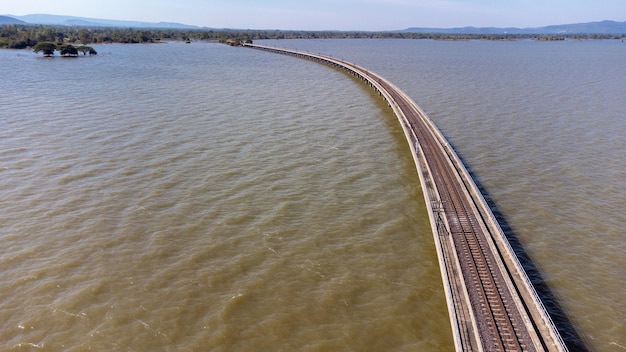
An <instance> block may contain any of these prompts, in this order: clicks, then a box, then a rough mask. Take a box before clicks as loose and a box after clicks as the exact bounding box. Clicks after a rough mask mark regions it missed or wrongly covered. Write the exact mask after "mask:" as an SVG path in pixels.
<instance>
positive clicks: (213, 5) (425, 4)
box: [0, 0, 626, 30]
mask: <svg viewBox="0 0 626 352" xmlns="http://www.w3.org/2000/svg"><path fill="white" fill-rule="evenodd" d="M41 13H46V14H57V15H69V16H80V17H92V18H106V19H119V20H138V21H147V22H161V21H164V22H180V23H185V24H193V25H199V26H207V27H216V28H252V29H308V30H333V29H337V30H394V29H405V28H408V27H464V26H476V27H487V26H495V27H507V26H511V27H538V26H544V25H549V24H566V23H577V22H591V21H599V20H607V19H608V20H616V21H625V20H626V0H0V14H12V15H26V14H41Z"/></svg>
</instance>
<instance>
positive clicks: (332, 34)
mask: <svg viewBox="0 0 626 352" xmlns="http://www.w3.org/2000/svg"><path fill="white" fill-rule="evenodd" d="M357 38H370V39H432V40H505V41H507V40H524V39H530V40H537V41H553V40H589V39H617V40H621V41H624V39H626V34H584V33H578V34H574V33H572V34H506V33H502V34H452V33H412V32H364V31H296V30H252V29H248V30H234V29H232V30H231V29H193V30H186V29H147V28H113V27H78V26H72V27H68V26H53V25H21V24H9V25H2V26H0V49H28V48H34V47H35V46H36V45H37V44H38V43H40V42H51V43H57V44H58V45H71V44H82V45H87V44H112V43H159V42H164V41H184V42H191V41H216V42H220V43H225V44H229V45H240V43H241V42H252V41H253V40H262V39H357Z"/></svg>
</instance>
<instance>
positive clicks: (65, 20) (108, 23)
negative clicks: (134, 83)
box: [0, 14, 200, 29]
mask: <svg viewBox="0 0 626 352" xmlns="http://www.w3.org/2000/svg"><path fill="white" fill-rule="evenodd" d="M4 17H7V18H13V19H16V20H21V21H22V24H50V25H57V26H82V27H124V28H175V29H199V28H200V27H198V26H191V25H187V24H182V23H174V22H159V23H152V22H139V21H119V20H106V19H100V18H87V17H75V16H60V15H46V14H36V15H25V16H10V17H9V16H0V18H4ZM0 21H1V20H0ZM0 23H2V22H0Z"/></svg>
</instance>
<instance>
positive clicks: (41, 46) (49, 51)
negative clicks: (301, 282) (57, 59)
mask: <svg viewBox="0 0 626 352" xmlns="http://www.w3.org/2000/svg"><path fill="white" fill-rule="evenodd" d="M55 50H57V45H56V44H54V43H52V42H39V43H37V44H36V45H35V46H34V47H33V51H34V52H35V53H38V52H40V51H41V52H43V56H45V57H50V56H54V51H55Z"/></svg>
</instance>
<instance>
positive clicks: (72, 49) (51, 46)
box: [33, 42, 98, 57]
mask: <svg viewBox="0 0 626 352" xmlns="http://www.w3.org/2000/svg"><path fill="white" fill-rule="evenodd" d="M33 51H34V52H35V53H38V52H40V51H41V52H42V53H43V56H48V57H50V56H53V55H54V52H55V51H59V52H60V53H61V56H65V57H76V56H78V53H79V52H82V53H83V55H87V54H89V55H97V54H98V53H97V52H96V50H95V49H94V48H92V47H90V46H87V45H80V46H73V45H72V44H62V43H61V44H58V43H52V42H39V43H37V44H35V46H33Z"/></svg>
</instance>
